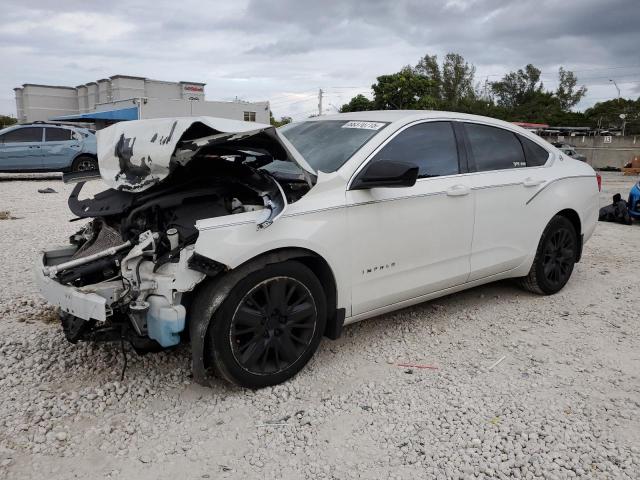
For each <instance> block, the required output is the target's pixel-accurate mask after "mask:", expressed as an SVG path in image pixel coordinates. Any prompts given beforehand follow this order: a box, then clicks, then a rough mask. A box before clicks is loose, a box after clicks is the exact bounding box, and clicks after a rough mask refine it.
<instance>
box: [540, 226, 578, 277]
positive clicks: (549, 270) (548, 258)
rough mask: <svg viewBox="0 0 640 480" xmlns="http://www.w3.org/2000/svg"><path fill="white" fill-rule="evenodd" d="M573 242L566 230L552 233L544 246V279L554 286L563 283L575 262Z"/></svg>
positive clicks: (562, 229)
mask: <svg viewBox="0 0 640 480" xmlns="http://www.w3.org/2000/svg"><path fill="white" fill-rule="evenodd" d="M574 248H575V242H574V241H573V236H572V235H571V232H570V231H569V230H568V229H567V228H561V229H558V230H556V231H555V232H553V233H552V234H551V235H550V236H549V238H548V239H547V241H546V242H545V245H544V250H543V253H544V259H543V261H542V267H543V270H544V277H545V279H546V280H547V281H549V282H550V283H552V284H554V285H558V284H561V283H563V282H565V281H566V280H567V279H568V278H569V275H571V269H572V268H573V263H574V261H575V258H576V257H575V252H574Z"/></svg>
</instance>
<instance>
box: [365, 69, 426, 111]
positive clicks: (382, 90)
mask: <svg viewBox="0 0 640 480" xmlns="http://www.w3.org/2000/svg"><path fill="white" fill-rule="evenodd" d="M371 89H372V90H373V94H374V105H375V108H377V109H380V110H405V109H408V110H416V109H422V108H434V107H435V106H436V105H437V100H438V99H437V98H433V97H432V96H431V95H429V93H430V92H431V91H433V81H432V80H430V79H428V78H425V77H423V76H422V75H419V74H417V73H416V72H415V71H414V70H413V69H412V68H411V67H408V66H407V67H404V68H403V69H402V70H400V71H399V72H398V73H393V74H391V75H381V76H379V77H378V79H377V82H376V83H374V84H373V85H372V86H371Z"/></svg>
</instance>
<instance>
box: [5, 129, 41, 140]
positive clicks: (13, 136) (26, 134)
mask: <svg viewBox="0 0 640 480" xmlns="http://www.w3.org/2000/svg"><path fill="white" fill-rule="evenodd" d="M1 139H2V141H3V142H4V143H27V142H42V127H25V128H17V129H16V130H11V131H10V132H7V133H5V134H4V135H2V137H1Z"/></svg>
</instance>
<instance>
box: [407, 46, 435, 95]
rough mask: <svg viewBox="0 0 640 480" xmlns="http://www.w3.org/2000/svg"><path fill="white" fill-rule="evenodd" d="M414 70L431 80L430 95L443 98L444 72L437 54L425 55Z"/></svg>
mask: <svg viewBox="0 0 640 480" xmlns="http://www.w3.org/2000/svg"><path fill="white" fill-rule="evenodd" d="M413 71H414V72H415V73H417V74H418V75H420V76H422V77H424V78H426V79H428V80H430V81H431V88H430V91H429V95H430V96H431V97H433V98H436V99H438V100H441V98H442V74H441V73H440V66H439V65H438V56H437V55H429V54H427V55H425V56H424V57H422V58H421V59H420V61H419V62H418V64H417V65H416V66H415V67H413Z"/></svg>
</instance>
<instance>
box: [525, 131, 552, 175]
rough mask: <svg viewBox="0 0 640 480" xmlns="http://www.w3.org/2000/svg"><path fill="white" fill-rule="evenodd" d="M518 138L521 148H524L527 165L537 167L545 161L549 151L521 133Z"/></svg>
mask: <svg viewBox="0 0 640 480" xmlns="http://www.w3.org/2000/svg"><path fill="white" fill-rule="evenodd" d="M518 140H520V143H521V144H522V148H523V149H524V157H525V159H526V162H527V167H539V166H541V165H544V164H545V163H547V160H548V159H549V152H547V151H546V150H545V149H544V148H542V147H541V146H540V145H538V144H537V143H535V142H532V141H531V140H529V139H528V138H526V137H523V136H522V135H518Z"/></svg>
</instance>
